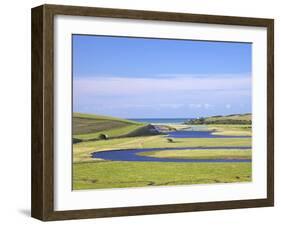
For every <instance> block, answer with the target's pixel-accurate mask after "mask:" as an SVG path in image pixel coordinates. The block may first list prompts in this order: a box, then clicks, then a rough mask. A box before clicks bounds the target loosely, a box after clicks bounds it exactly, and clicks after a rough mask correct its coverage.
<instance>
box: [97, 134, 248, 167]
mask: <svg viewBox="0 0 281 226" xmlns="http://www.w3.org/2000/svg"><path fill="white" fill-rule="evenodd" d="M167 137H171V138H245V137H249V136H221V135H213V134H212V131H187V130H181V131H173V132H168V133H167ZM206 149H217V150H220V149H221V150H231V149H241V150H243V149H251V147H221V146H220V147H177V148H139V149H120V150H106V151H100V152H95V153H92V157H93V158H101V159H104V160H109V161H129V162H131V161H132V162H251V160H250V159H176V158H156V157H150V156H141V155H139V153H142V152H150V151H163V150H206Z"/></svg>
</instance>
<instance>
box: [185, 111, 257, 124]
mask: <svg viewBox="0 0 281 226" xmlns="http://www.w3.org/2000/svg"><path fill="white" fill-rule="evenodd" d="M185 124H190V125H203V124H244V125H250V124H252V114H251V113H247V114H232V115H224V116H222V115H216V116H211V117H205V118H203V117H202V118H198V119H191V120H188V121H186V122H185Z"/></svg>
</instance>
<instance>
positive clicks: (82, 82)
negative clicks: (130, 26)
mask: <svg viewBox="0 0 281 226" xmlns="http://www.w3.org/2000/svg"><path fill="white" fill-rule="evenodd" d="M73 86H74V90H73V91H74V95H81V94H82V95H85V94H86V95H95V96H116V95H117V96H120V95H121V96H124V95H153V94H156V93H158V94H159V93H171V94H172V93H173V94H174V92H188V91H190V92H191V91H200V92H203V91H220V90H222V91H223V90H226V91H235V90H250V87H251V78H250V76H241V75H238V76H222V75H209V76H197V77H195V76H191V75H186V76H185V77H184V76H183V75H181V76H174V77H172V76H171V77H162V78H161V79H159V78H155V77H153V78H136V77H131V78H130V77H96V76H93V77H85V78H79V79H75V80H74V81H73ZM206 106H207V105H206ZM206 106H205V107H206Z"/></svg>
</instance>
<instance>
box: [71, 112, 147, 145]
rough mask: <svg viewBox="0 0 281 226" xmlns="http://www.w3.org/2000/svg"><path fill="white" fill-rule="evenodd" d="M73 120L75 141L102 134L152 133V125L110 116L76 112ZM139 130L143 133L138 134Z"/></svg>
mask: <svg viewBox="0 0 281 226" xmlns="http://www.w3.org/2000/svg"><path fill="white" fill-rule="evenodd" d="M72 120H73V143H76V142H80V141H86V140H97V139H99V137H100V135H101V134H104V135H106V136H107V137H108V138H116V137H125V136H138V135H147V134H149V133H150V127H149V126H150V125H147V124H145V123H140V122H136V121H131V120H126V119H120V118H114V117H110V116H102V115H93V114H81V113H74V114H73V119H72ZM138 131H141V134H138ZM144 131H145V134H144Z"/></svg>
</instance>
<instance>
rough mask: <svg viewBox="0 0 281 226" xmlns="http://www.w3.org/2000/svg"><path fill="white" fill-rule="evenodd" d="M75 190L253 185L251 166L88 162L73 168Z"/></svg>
mask: <svg viewBox="0 0 281 226" xmlns="http://www.w3.org/2000/svg"><path fill="white" fill-rule="evenodd" d="M73 173H74V174H73V178H74V181H73V189H75V190H76V189H94V188H95V189H96V188H121V187H142V186H163V185H184V184H185V185H186V184H209V183H230V182H249V181H251V163H160V162H149V163H148V162H104V161H103V162H92V163H89V162H86V163H74V165H73Z"/></svg>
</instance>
